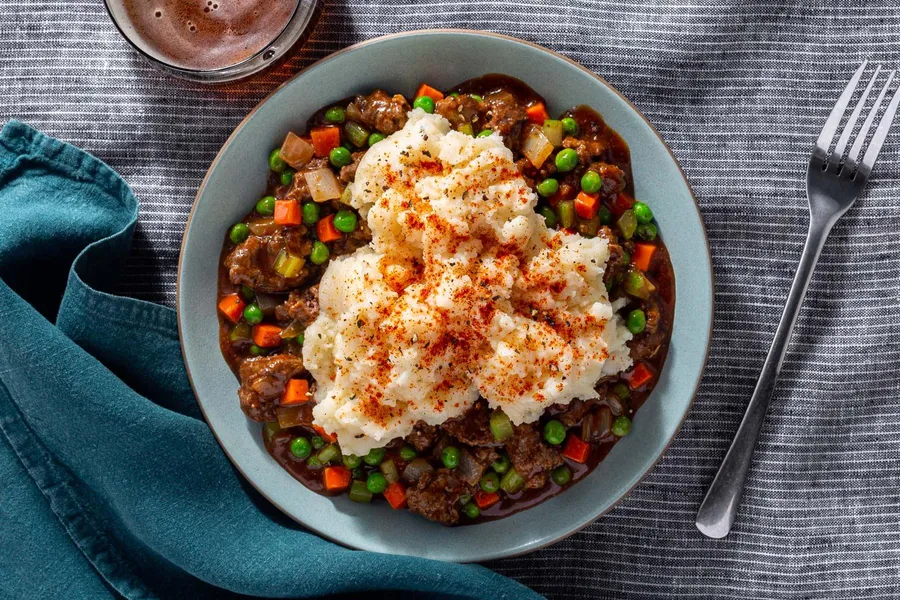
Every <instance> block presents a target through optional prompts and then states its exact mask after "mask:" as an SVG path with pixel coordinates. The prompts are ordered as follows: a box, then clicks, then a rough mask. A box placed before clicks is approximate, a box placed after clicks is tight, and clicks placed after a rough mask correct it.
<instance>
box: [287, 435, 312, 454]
mask: <svg viewBox="0 0 900 600" xmlns="http://www.w3.org/2000/svg"><path fill="white" fill-rule="evenodd" d="M310 453H312V444H310V443H309V440H308V439H306V438H305V437H295V438H294V439H292V440H291V454H293V455H294V456H295V457H297V458H306V457H307V456H309V455H310Z"/></svg>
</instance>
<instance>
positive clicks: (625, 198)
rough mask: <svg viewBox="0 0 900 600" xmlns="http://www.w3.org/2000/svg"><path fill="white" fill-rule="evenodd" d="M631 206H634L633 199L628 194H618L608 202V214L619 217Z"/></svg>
mask: <svg viewBox="0 0 900 600" xmlns="http://www.w3.org/2000/svg"><path fill="white" fill-rule="evenodd" d="M632 206H634V198H632V197H631V196H629V195H628V194H618V195H617V196H616V197H615V198H613V199H612V200H611V201H610V203H609V212H611V213H612V214H614V215H616V216H617V217H619V216H621V215H622V213H623V212H625V211H626V210H628V209H629V208H631V207H632Z"/></svg>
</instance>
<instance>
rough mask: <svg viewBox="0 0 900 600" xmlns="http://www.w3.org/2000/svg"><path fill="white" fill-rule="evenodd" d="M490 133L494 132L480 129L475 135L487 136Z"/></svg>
mask: <svg viewBox="0 0 900 600" xmlns="http://www.w3.org/2000/svg"><path fill="white" fill-rule="evenodd" d="M492 133H494V132H493V130H491V129H482V130H481V131H479V132H478V135H476V136H475V137H488V136H489V135H491V134H492Z"/></svg>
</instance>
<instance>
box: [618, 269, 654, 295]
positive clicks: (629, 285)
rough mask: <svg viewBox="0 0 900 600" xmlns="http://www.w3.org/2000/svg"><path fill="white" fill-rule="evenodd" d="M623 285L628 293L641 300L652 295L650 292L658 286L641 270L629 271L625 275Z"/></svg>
mask: <svg viewBox="0 0 900 600" xmlns="http://www.w3.org/2000/svg"><path fill="white" fill-rule="evenodd" d="M622 287H623V289H624V290H625V293H626V294H628V295H630V296H634V297H635V298H640V299H641V300H646V299H647V298H649V297H650V294H652V293H653V292H654V291H656V286H654V285H653V284H652V283H650V280H649V279H647V276H646V275H644V274H643V273H641V272H640V271H629V272H628V274H627V275H626V276H625V281H624V282H623V284H622Z"/></svg>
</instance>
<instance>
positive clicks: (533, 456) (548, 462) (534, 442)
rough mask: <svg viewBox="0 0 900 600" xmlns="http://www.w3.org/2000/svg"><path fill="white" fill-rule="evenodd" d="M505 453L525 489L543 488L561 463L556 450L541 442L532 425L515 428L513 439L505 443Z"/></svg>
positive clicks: (527, 424)
mask: <svg viewBox="0 0 900 600" xmlns="http://www.w3.org/2000/svg"><path fill="white" fill-rule="evenodd" d="M506 452H507V454H509V459H510V461H512V465H513V468H514V469H515V470H516V472H517V473H518V474H519V475H521V476H522V478H523V479H525V487H527V488H540V487H543V486H544V484H546V483H547V476H548V475H549V474H550V471H551V470H553V469H554V468H556V467H558V466H559V465H561V464H562V463H563V458H562V454H561V453H560V451H559V450H558V449H556V448H551V447H550V446H548V445H546V444H544V443H543V442H541V434H540V433H539V432H538V430H537V427H536V426H535V425H534V424H533V423H526V424H523V425H517V426H516V427H515V433H514V435H513V437H512V438H510V439H509V441H507V442H506Z"/></svg>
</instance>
